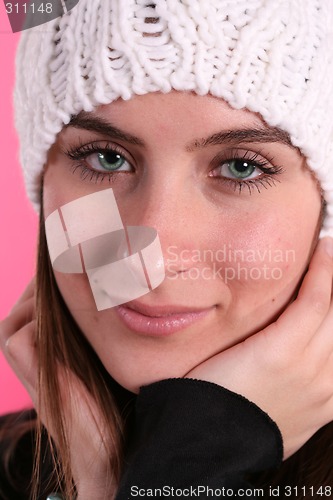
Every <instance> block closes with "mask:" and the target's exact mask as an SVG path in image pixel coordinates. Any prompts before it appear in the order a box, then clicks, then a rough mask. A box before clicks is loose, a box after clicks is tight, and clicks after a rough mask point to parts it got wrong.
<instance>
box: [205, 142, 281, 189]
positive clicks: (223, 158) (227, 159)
mask: <svg viewBox="0 0 333 500" xmlns="http://www.w3.org/2000/svg"><path fill="white" fill-rule="evenodd" d="M235 160H244V161H246V162H247V163H250V164H252V165H253V166H254V167H255V168H256V169H259V170H261V171H262V175H260V176H258V177H255V178H253V179H242V180H237V179H235V178H228V177H223V176H219V177H218V176H216V177H215V179H216V182H223V183H224V184H226V185H229V186H230V187H231V188H232V189H233V190H234V191H237V190H238V193H239V194H241V192H242V190H243V189H244V188H245V187H246V188H247V189H248V190H249V194H251V193H252V191H253V189H256V190H257V191H258V193H260V192H261V191H260V188H265V189H268V187H272V186H274V185H275V183H276V182H280V180H279V179H278V178H277V177H276V176H277V175H279V174H282V173H283V172H284V169H283V167H281V166H279V165H277V164H276V162H275V160H274V158H273V157H268V156H267V154H266V159H265V158H264V156H262V155H261V154H260V153H254V152H252V151H245V150H239V149H231V150H227V151H224V152H223V153H222V154H220V155H218V156H217V157H216V158H215V159H214V160H213V163H215V164H217V167H214V169H213V170H216V169H217V168H219V167H222V165H224V164H225V163H231V162H232V161H235ZM211 177H214V176H211Z"/></svg>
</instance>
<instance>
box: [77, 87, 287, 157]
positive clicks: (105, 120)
mask: <svg viewBox="0 0 333 500" xmlns="http://www.w3.org/2000/svg"><path fill="white" fill-rule="evenodd" d="M69 125H70V126H73V127H75V128H77V129H81V130H84V129H85V130H89V131H92V132H96V133H100V134H103V135H108V136H111V137H113V138H116V139H120V140H123V141H125V142H127V143H131V144H133V145H137V146H142V147H145V146H146V145H147V144H149V143H151V142H154V141H158V142H159V143H160V144H163V142H165V141H169V140H170V141H172V142H173V143H174V144H177V142H178V141H179V143H181V144H182V146H184V145H185V149H186V150H187V151H188V152H192V151H193V150H195V149H200V148H202V147H207V146H212V145H216V144H221V143H224V142H226V143H228V142H232V141H233V142H281V143H285V144H287V145H288V146H292V144H291V142H290V138H289V136H288V134H287V133H286V132H284V131H282V130H281V129H278V128H276V127H269V126H268V125H267V124H265V122H264V121H263V120H262V119H261V117H260V116H259V115H258V114H257V113H252V112H250V111H248V110H246V109H241V110H237V109H233V108H231V107H230V106H229V105H228V104H227V103H226V102H225V101H223V100H222V99H219V98H215V97H213V96H210V95H206V96H198V95H197V94H195V93H189V92H176V91H173V92H170V93H168V94H161V93H160V92H158V93H157V92H156V93H151V94H146V95H143V96H135V97H133V98H132V99H130V100H128V101H124V100H121V99H119V100H117V101H115V102H113V103H111V104H108V105H103V106H100V107H98V108H97V109H96V110H95V111H94V112H93V113H86V112H81V113H79V114H78V115H76V116H73V117H72V120H71V122H70V124H69Z"/></svg>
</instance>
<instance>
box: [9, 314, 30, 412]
mask: <svg viewBox="0 0 333 500" xmlns="http://www.w3.org/2000/svg"><path fill="white" fill-rule="evenodd" d="M35 328H36V322H35V321H32V322H31V323H29V324H27V325H25V326H24V327H23V328H21V329H20V330H19V331H18V332H16V333H15V334H14V335H12V336H11V337H10V338H9V339H8V340H7V343H6V347H5V349H4V351H3V352H4V355H5V358H6V359H7V361H8V363H9V364H10V366H11V367H12V369H13V370H14V372H15V373H16V375H17V376H18V378H19V379H20V380H21V382H22V384H23V385H24V386H25V388H26V389H27V391H28V392H29V394H30V396H31V398H32V400H33V402H34V403H35V401H36V387H37V368H38V366H37V352H36V347H35V341H34V339H35Z"/></svg>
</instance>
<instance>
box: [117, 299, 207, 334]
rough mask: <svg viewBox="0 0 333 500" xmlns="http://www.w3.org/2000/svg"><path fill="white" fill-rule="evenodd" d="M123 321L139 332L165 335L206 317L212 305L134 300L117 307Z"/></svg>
mask: <svg viewBox="0 0 333 500" xmlns="http://www.w3.org/2000/svg"><path fill="white" fill-rule="evenodd" d="M115 310H116V312H117V313H118V316H119V317H120V319H121V320H122V321H123V323H124V324H125V325H126V326H127V327H128V328H129V329H130V330H133V331H135V332H137V333H143V334H146V335H152V336H154V335H156V336H164V335H170V334H171V333H174V332H177V331H179V330H182V329H184V328H186V327H188V326H190V325H192V324H193V323H196V322H197V321H199V320H200V319H202V318H204V317H205V316H206V315H207V314H208V313H209V312H210V311H211V310H212V307H210V308H207V309H189V308H187V307H185V306H184V307H180V306H148V305H145V304H140V303H139V302H136V301H132V302H129V303H127V304H124V305H121V306H117V307H115Z"/></svg>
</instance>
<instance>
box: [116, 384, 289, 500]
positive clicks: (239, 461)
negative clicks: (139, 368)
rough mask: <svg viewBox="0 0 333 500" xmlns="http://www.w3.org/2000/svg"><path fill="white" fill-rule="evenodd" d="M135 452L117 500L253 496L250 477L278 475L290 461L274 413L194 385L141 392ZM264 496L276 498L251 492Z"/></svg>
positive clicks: (209, 386)
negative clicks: (274, 471)
mask: <svg viewBox="0 0 333 500" xmlns="http://www.w3.org/2000/svg"><path fill="white" fill-rule="evenodd" d="M130 450H131V451H130V452H129V454H128V456H127V463H126V465H125V472H124V474H123V476H122V479H121V482H120V487H119V490H118V495H117V497H116V498H117V500H125V499H132V498H142V497H143V498H149V497H153V498H159V497H160V498H167V497H170V498H172V497H174V498H176V497H178V498H179V496H180V497H183V498H185V497H187V496H188V497H189V498H191V497H196V498H217V497H220V498H223V497H227V496H242V493H244V492H243V490H249V489H251V485H250V484H249V483H247V482H246V480H245V478H246V476H247V475H248V474H250V473H253V472H257V471H262V470H267V469H270V468H276V467H277V466H279V465H280V463H281V461H282V455H283V446H282V437H281V433H280V431H279V429H278V427H277V426H276V424H275V423H274V422H273V421H272V420H271V418H270V417H269V416H268V415H267V414H266V413H264V412H263V411H262V410H261V409H260V408H258V407H257V406H256V405H255V404H253V403H251V402H250V401H248V400H247V399H245V398H244V397H242V396H240V395H238V394H235V393H233V392H231V391H228V390H227V389H224V388H223V387H220V386H218V385H216V384H212V383H209V382H203V381H200V380H193V379H169V380H163V381H161V382H157V383H154V384H151V385H148V386H145V387H142V388H141V391H140V394H139V396H138V398H137V402H136V409H135V428H134V433H133V439H132V443H131V447H130ZM227 489H228V490H229V492H228V493H229V494H227V491H226V490H227ZM231 490H232V491H233V492H234V493H233V495H230V492H231ZM237 492H238V493H240V495H238V494H237ZM243 496H244V497H245V494H243ZM258 497H261V498H268V493H267V492H263V494H261V493H259V494H258V492H253V494H252V493H251V492H249V491H247V494H246V498H258Z"/></svg>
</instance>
